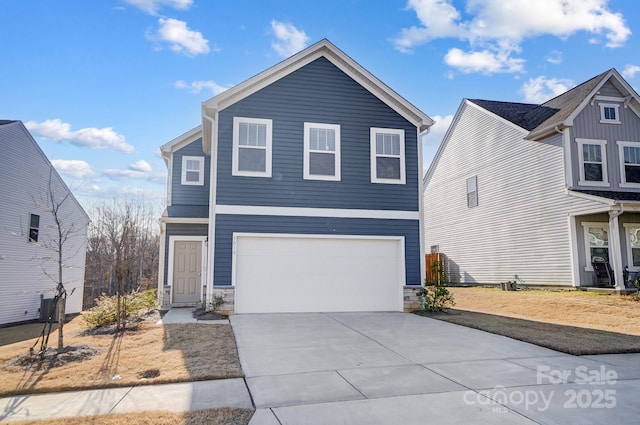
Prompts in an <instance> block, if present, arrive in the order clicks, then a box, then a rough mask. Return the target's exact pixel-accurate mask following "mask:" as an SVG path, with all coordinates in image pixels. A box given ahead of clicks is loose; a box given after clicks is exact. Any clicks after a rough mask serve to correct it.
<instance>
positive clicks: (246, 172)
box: [232, 117, 272, 177]
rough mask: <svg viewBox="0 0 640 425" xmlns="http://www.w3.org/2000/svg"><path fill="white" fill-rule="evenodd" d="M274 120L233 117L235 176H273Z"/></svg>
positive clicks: (233, 165)
mask: <svg viewBox="0 0 640 425" xmlns="http://www.w3.org/2000/svg"><path fill="white" fill-rule="evenodd" d="M271 131H272V121H271V120H269V119H261V118H243V117H233V158H232V167H233V168H232V174H233V175H234V176H249V177H271V137H272V136H271Z"/></svg>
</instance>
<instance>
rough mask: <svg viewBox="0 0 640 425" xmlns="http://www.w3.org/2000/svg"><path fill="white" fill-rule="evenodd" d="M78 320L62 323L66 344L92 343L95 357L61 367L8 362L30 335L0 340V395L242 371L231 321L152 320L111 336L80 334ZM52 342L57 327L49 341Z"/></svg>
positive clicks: (235, 374)
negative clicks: (17, 339)
mask: <svg viewBox="0 0 640 425" xmlns="http://www.w3.org/2000/svg"><path fill="white" fill-rule="evenodd" d="M80 320H81V317H76V318H75V319H73V320H72V321H71V322H69V323H68V324H66V325H65V328H64V329H65V346H80V345H87V346H90V347H94V348H97V349H98V353H97V354H96V355H95V356H93V357H90V358H88V359H85V360H81V361H73V362H69V363H67V364H65V365H62V366H55V367H54V366H52V364H51V363H50V362H49V361H45V362H44V363H43V364H41V365H40V367H35V366H31V367H25V366H19V365H15V364H12V361H14V360H15V359H16V358H17V357H18V356H21V355H25V354H27V353H28V350H29V347H31V346H32V345H33V343H34V341H35V340H34V339H28V340H24V341H21V342H15V343H12V344H7V345H2V346H0V378H1V379H0V396H7V395H15V394H34V393H43V392H55V391H66V390H79V389H92V388H106V387H120V386H130V385H141V384H160V383H170V382H184V381H198V380H207V379H222V378H235V377H242V376H244V375H243V374H242V369H241V367H240V362H239V360H238V353H237V349H236V345H235V339H234V337H233V332H232V330H231V325H228V324H221V325H213V324H174V325H158V324H156V323H155V322H153V321H152V322H143V323H141V324H139V325H138V326H137V328H135V329H131V330H127V331H126V332H124V333H118V334H115V335H114V334H106V335H85V334H83V332H82V331H83V329H82V328H81V327H80ZM41 326H42V325H41ZM7 329H11V328H5V329H2V330H0V333H4V331H5V330H7ZM56 342H57V331H56V332H53V333H52V334H51V338H50V346H54V347H55V344H56ZM150 376H152V377H151V378H149V377H150Z"/></svg>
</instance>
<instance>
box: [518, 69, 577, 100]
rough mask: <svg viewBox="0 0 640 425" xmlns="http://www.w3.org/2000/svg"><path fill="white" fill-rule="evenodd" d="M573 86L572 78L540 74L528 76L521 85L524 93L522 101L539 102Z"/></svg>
mask: <svg viewBox="0 0 640 425" xmlns="http://www.w3.org/2000/svg"><path fill="white" fill-rule="evenodd" d="M573 87H575V83H574V82H573V81H572V80H568V79H566V78H547V77H545V76H541V77H537V78H530V79H529V80H528V81H527V82H526V83H524V85H523V86H522V89H521V92H522V93H523V95H524V99H523V100H524V102H527V103H538V104H539V103H544V102H546V101H547V100H550V99H553V98H554V97H556V96H558V95H560V94H562V93H564V92H566V91H568V90H570V89H571V88H573Z"/></svg>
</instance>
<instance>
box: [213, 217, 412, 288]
mask: <svg viewBox="0 0 640 425" xmlns="http://www.w3.org/2000/svg"><path fill="white" fill-rule="evenodd" d="M419 226H420V223H419V221H418V220H386V219H363V218H332V217H283V216H276V217H274V216H251V215H226V214H218V215H217V216H216V229H215V230H216V232H215V233H216V243H215V268H214V278H213V279H214V280H213V281H214V286H216V287H220V286H222V287H224V286H230V285H231V284H232V282H231V269H232V258H233V252H232V250H233V233H234V232H238V233H294V234H309V235H318V234H319V235H357V236H404V238H405V246H404V251H405V252H404V257H405V277H406V284H407V285H420V283H421V281H422V278H421V276H420V236H419V235H420V232H419ZM362 296H366V294H363V295H362Z"/></svg>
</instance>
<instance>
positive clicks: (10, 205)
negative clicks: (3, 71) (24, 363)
mask: <svg viewBox="0 0 640 425" xmlns="http://www.w3.org/2000/svg"><path fill="white" fill-rule="evenodd" d="M0 147H1V149H2V155H0V199H2V202H0V325H4V324H7V323H15V322H23V321H29V320H35V319H38V318H39V317H40V311H39V310H40V306H41V299H42V298H44V299H50V298H53V297H54V296H55V289H56V282H54V281H53V280H52V279H51V278H50V277H49V276H47V274H49V275H53V276H56V275H57V270H58V269H57V267H58V262H57V260H56V259H57V253H56V252H55V251H54V250H52V249H51V247H52V246H53V245H54V244H57V242H58V241H59V238H58V237H57V236H56V235H57V228H56V226H55V223H54V218H53V215H52V214H51V212H50V211H48V210H47V197H48V195H49V194H50V193H53V194H54V197H55V199H57V200H60V199H62V198H63V197H64V196H65V195H66V194H67V193H69V188H68V187H67V186H66V185H65V183H64V182H63V181H62V179H61V178H60V176H59V175H58V173H57V172H56V170H55V169H54V168H53V166H52V165H51V163H50V162H49V160H48V159H47V157H46V156H45V154H44V153H43V152H42V150H41V149H40V147H39V146H38V144H37V143H36V141H35V140H34V139H33V137H31V134H29V131H28V130H27V129H26V127H25V126H24V125H23V124H22V122H20V121H6V120H0ZM50 188H51V190H50ZM49 205H51V204H50V203H49ZM60 212H61V214H60V217H61V218H62V220H63V224H64V226H65V229H71V226H73V231H72V232H71V234H70V238H69V239H68V240H67V241H66V242H65V244H64V245H63V260H64V266H65V267H64V269H63V282H64V283H65V287H66V289H67V292H68V293H69V294H70V295H69V297H68V298H67V304H66V313H68V314H73V313H79V312H80V311H81V310H82V293H83V286H84V265H85V255H86V239H87V225H88V224H89V217H88V216H87V214H86V213H85V212H84V210H83V209H82V207H81V206H80V204H79V203H78V201H77V200H76V199H75V198H74V196H73V195H71V194H70V196H69V198H67V200H66V201H64V202H63V203H62V206H61V209H60Z"/></svg>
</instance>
